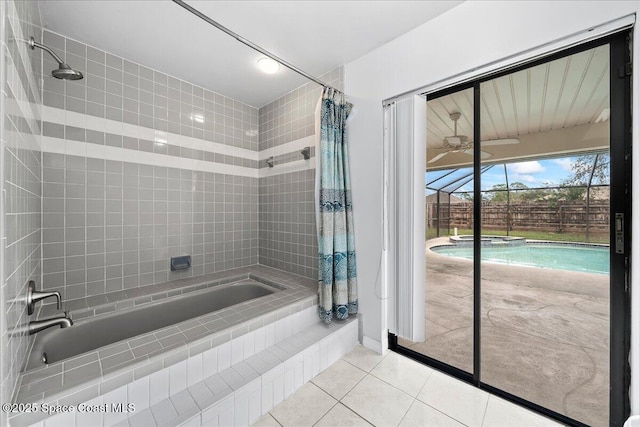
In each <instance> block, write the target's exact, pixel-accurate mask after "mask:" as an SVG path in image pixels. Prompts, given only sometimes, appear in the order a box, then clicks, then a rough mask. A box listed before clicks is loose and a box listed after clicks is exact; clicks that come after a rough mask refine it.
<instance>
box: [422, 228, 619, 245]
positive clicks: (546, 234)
mask: <svg viewBox="0 0 640 427" xmlns="http://www.w3.org/2000/svg"><path fill="white" fill-rule="evenodd" d="M440 233H441V234H440V235H441V236H446V235H447V234H446V233H447V230H446V229H444V230H440ZM458 234H459V235H462V234H467V235H471V234H473V230H471V229H465V228H458ZM482 234H484V235H493V236H506V235H507V232H506V230H482ZM450 235H453V229H452V230H451V233H450ZM509 235H510V236H518V237H524V238H526V239H532V240H552V241H556V242H585V241H586V239H585V234H584V233H556V232H552V231H525V230H513V231H510V232H509ZM434 237H436V230H435V229H433V228H431V229H428V230H427V232H426V238H427V239H432V238H434ZM589 242H590V243H609V234H608V233H606V234H595V233H590V235H589Z"/></svg>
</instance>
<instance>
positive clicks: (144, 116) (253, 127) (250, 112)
mask: <svg viewBox="0 0 640 427" xmlns="http://www.w3.org/2000/svg"><path fill="white" fill-rule="evenodd" d="M43 37H44V42H45V44H46V45H47V46H49V47H51V48H52V49H53V50H54V51H55V52H56V53H57V54H58V55H59V56H61V57H62V58H66V60H67V62H68V63H69V64H70V65H71V66H72V67H73V68H76V69H78V70H80V71H82V72H83V73H84V75H85V78H84V79H82V80H77V81H67V82H64V81H62V80H58V79H54V78H49V74H48V73H49V71H50V70H52V69H55V68H56V67H57V64H56V63H55V62H54V61H53V59H52V58H50V57H49V56H47V57H45V58H44V70H45V75H46V76H45V79H44V93H43V103H44V105H46V106H50V107H56V108H60V109H66V110H69V111H74V112H77V113H84V114H88V115H91V116H95V117H104V118H107V119H110V120H115V121H119V122H124V123H129V124H133V125H139V126H144V127H147V128H152V129H156V130H160V131H165V132H171V133H175V134H179V135H185V136H191V137H194V138H199V139H202V140H205V141H213V142H218V143H222V144H226V145H230V146H234V147H241V148H246V149H249V150H254V151H257V150H258V110H257V109H256V108H254V107H252V106H250V105H247V104H243V103H241V102H238V101H235V100H233V99H231V98H228V97H225V96H223V95H220V94H218V93H215V92H212V91H210V90H207V89H203V88H201V87H199V86H195V85H192V84H190V83H188V82H185V81H182V80H179V79H176V78H174V77H172V76H169V75H167V74H164V73H160V72H158V71H154V70H152V69H150V68H147V67H145V66H143V65H139V64H137V63H135V62H132V61H129V60H126V59H123V58H120V57H117V56H114V55H111V54H109V53H108V52H104V51H102V50H99V49H96V48H93V47H91V46H88V45H85V44H82V43H79V42H77V41H75V40H72V39H69V38H66V37H63V36H61V35H59V34H56V33H52V32H50V31H46V30H45V31H44V35H43Z"/></svg>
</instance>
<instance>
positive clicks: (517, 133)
mask: <svg viewBox="0 0 640 427" xmlns="http://www.w3.org/2000/svg"><path fill="white" fill-rule="evenodd" d="M480 96H481V102H482V105H481V107H480V112H481V123H482V129H481V132H480V134H481V140H482V141H487V140H490V139H500V138H512V137H518V138H519V139H520V143H519V144H515V145H490V146H483V147H482V150H485V151H487V152H491V153H492V156H491V157H490V158H489V161H494V160H499V159H507V158H509V159H511V158H518V157H527V156H530V155H536V156H539V155H541V154H547V155H548V154H551V153H564V152H570V151H583V150H589V149H602V148H603V147H608V144H609V143H608V137H607V136H606V135H608V134H607V133H603V131H604V130H605V128H606V129H608V123H607V124H606V126H598V125H595V122H596V120H597V119H598V117H599V116H600V114H601V113H602V111H603V110H604V109H605V108H608V107H609V47H608V45H603V46H600V47H597V48H594V49H590V50H587V51H584V52H580V53H577V54H574V55H571V56H567V57H564V58H561V59H558V60H555V61H552V62H548V63H546V64H542V65H538V66H535V67H532V68H528V69H525V70H522V71H519V72H516V73H512V74H508V75H506V76H503V77H500V78H497V79H492V80H489V81H487V82H485V83H482V85H481V87H480ZM456 111H457V112H460V113H462V116H461V118H460V120H459V121H458V135H466V136H468V137H469V140H471V141H473V89H468V90H464V91H460V92H455V93H453V94H451V95H448V96H444V97H441V98H436V99H433V100H430V101H428V102H427V147H428V149H427V159H428V160H430V159H432V158H433V157H435V156H436V155H437V154H439V153H442V151H441V150H437V149H438V148H439V147H442V146H443V138H444V137H445V136H450V135H453V133H454V127H453V122H452V121H451V119H450V118H449V114H450V113H452V112H456ZM592 128H593V129H592ZM596 128H598V130H597V132H596ZM570 129H575V132H573V133H571V132H567V131H568V130H570ZM561 130H562V132H561ZM569 135H572V137H569ZM600 135H605V137H604V139H606V141H605V140H603V137H600ZM576 139H577V140H576ZM429 148H432V150H429ZM470 161H472V157H471V156H468V155H465V154H464V153H451V154H448V155H447V156H445V157H442V158H441V159H440V160H438V161H434V162H432V163H430V164H429V166H430V167H442V166H451V165H453V164H454V162H456V163H457V164H464V163H469V162H470Z"/></svg>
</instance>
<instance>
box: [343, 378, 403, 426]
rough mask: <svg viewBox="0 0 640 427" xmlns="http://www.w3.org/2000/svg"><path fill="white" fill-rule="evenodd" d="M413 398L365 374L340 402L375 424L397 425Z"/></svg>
mask: <svg viewBox="0 0 640 427" xmlns="http://www.w3.org/2000/svg"><path fill="white" fill-rule="evenodd" d="M413 400H414V399H413V398H412V397H411V396H409V395H408V394H407V393H405V392H403V391H400V390H398V389H397V388H395V387H392V386H390V385H389V384H387V383H385V382H384V381H382V380H379V379H378V378H376V377H374V376H372V375H367V376H366V377H365V378H364V379H363V380H362V381H360V382H359V383H358V384H357V385H356V386H355V387H354V388H353V390H351V391H350V392H349V393H347V395H346V396H345V397H344V398H343V399H342V403H343V404H344V405H345V406H346V407H348V408H349V409H351V410H352V411H354V412H355V413H357V414H358V415H360V416H361V417H363V418H364V419H366V420H367V421H368V422H370V423H371V424H373V425H376V426H397V425H398V423H400V420H402V417H404V414H405V413H406V412H407V410H408V409H409V407H410V406H411V403H412V402H413Z"/></svg>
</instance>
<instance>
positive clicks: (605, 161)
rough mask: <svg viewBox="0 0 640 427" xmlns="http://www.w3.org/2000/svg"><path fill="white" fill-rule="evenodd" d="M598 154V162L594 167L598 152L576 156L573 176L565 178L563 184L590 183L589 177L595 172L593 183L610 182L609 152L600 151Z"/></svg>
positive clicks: (572, 169) (572, 166)
mask: <svg viewBox="0 0 640 427" xmlns="http://www.w3.org/2000/svg"><path fill="white" fill-rule="evenodd" d="M597 156H598V162H597V164H596V165H595V167H594V164H593V163H594V162H595V159H596V154H585V155H582V156H578V157H575V158H574V159H573V160H572V162H571V166H570V167H571V172H572V173H573V175H572V176H570V177H569V178H567V179H565V180H564V181H563V182H562V184H563V185H573V186H575V185H587V184H589V178H591V173H592V172H593V179H592V180H591V183H592V184H595V183H601V184H604V183H608V182H609V161H610V157H609V153H600V154H598V155H597Z"/></svg>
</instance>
